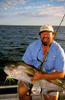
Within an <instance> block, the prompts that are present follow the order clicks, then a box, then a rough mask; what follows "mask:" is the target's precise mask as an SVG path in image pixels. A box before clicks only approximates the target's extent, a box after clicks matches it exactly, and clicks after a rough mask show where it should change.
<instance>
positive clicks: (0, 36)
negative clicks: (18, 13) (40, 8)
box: [0, 25, 65, 85]
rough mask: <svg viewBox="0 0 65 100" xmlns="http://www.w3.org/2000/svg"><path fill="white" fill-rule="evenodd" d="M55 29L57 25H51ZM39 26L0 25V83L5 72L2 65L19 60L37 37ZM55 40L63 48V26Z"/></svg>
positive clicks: (64, 43) (64, 40)
mask: <svg viewBox="0 0 65 100" xmlns="http://www.w3.org/2000/svg"><path fill="white" fill-rule="evenodd" d="M53 27H54V29H55V30H56V29H57V27H58V26H53ZM39 28H40V26H3V25H2V26H1V25H0V85H1V84H3V82H4V80H5V78H6V74H5V73H4V71H3V69H2V68H3V67H4V66H5V65H7V64H8V63H12V62H18V61H21V58H22V56H23V54H24V52H25V50H26V48H27V46H28V45H29V44H30V43H31V42H33V41H34V40H36V39H39V35H38V33H39ZM55 40H56V41H57V42H58V43H59V44H60V45H61V46H62V47H63V48H64V50H65V26H61V27H60V29H59V31H58V33H57V35H56V38H55Z"/></svg>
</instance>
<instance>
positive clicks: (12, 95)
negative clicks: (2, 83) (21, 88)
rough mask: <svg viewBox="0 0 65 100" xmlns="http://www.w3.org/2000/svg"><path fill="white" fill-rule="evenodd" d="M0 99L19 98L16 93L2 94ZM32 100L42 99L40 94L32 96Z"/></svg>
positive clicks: (17, 99)
mask: <svg viewBox="0 0 65 100" xmlns="http://www.w3.org/2000/svg"><path fill="white" fill-rule="evenodd" d="M0 100H19V98H18V94H2V95H0ZM32 100H44V99H43V98H41V96H40V95H39V96H32Z"/></svg>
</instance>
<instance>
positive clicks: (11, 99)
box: [0, 85, 65, 100]
mask: <svg viewBox="0 0 65 100" xmlns="http://www.w3.org/2000/svg"><path fill="white" fill-rule="evenodd" d="M11 89H13V90H15V91H14V93H13V90H11ZM4 90H5V92H4ZM16 90H17V85H15V86H3V87H2V86H0V100H19V97H18V93H17V92H16ZM7 91H8V92H7ZM10 92H11V93H10ZM32 100H44V97H43V96H41V95H32ZM59 100H65V93H64V94H63V93H60V98H59Z"/></svg>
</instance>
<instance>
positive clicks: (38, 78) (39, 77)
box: [32, 71, 42, 84]
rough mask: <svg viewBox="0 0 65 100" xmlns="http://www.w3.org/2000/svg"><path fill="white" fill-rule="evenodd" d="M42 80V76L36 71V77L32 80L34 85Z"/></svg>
mask: <svg viewBox="0 0 65 100" xmlns="http://www.w3.org/2000/svg"><path fill="white" fill-rule="evenodd" d="M41 78H42V74H41V73H40V72H38V71H35V75H34V77H33V80H32V84H33V83H34V82H35V81H36V80H40V79H41Z"/></svg>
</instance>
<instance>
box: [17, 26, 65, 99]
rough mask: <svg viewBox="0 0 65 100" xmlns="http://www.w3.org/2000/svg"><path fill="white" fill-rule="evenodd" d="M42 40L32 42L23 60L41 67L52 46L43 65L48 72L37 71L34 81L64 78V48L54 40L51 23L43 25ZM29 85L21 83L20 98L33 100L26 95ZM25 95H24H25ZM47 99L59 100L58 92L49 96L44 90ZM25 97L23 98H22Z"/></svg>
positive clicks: (41, 29)
mask: <svg viewBox="0 0 65 100" xmlns="http://www.w3.org/2000/svg"><path fill="white" fill-rule="evenodd" d="M39 35H40V40H36V41H34V42H33V43H31V44H30V45H29V46H28V48H27V50H26V52H25V54H24V56H23V58H22V60H23V61H24V62H25V63H27V64H30V65H33V66H35V67H36V68H40V65H41V63H42V60H43V58H44V56H45V55H46V53H47V49H48V47H49V48H50V50H49V52H48V54H47V56H46V58H45V60H44V63H43V65H42V70H45V71H46V72H47V73H48V74H41V73H40V72H35V75H34V78H33V82H34V81H35V80H39V79H57V78H64V75H65V57H64V50H63V49H62V48H61V46H60V45H59V44H58V43H57V42H56V41H54V40H53V39H54V35H55V32H54V29H53V27H52V26H50V25H43V26H41V27H40V32H39ZM26 86H27V85H26V84H24V83H23V82H22V81H20V83H19V97H20V100H32V98H31V96H30V95H26V93H27V91H28V88H27V87H26ZM23 95H24V97H23ZM43 95H44V99H45V100H58V96H59V95H58V92H51V93H49V95H48V96H47V95H46V93H45V92H44V94H43ZM22 98H23V99H22Z"/></svg>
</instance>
